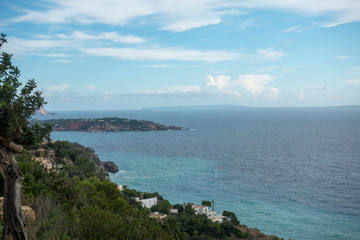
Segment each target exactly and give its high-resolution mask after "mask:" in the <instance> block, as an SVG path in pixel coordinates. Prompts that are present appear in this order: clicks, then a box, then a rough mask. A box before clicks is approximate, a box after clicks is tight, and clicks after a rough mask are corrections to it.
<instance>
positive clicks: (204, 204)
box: [201, 200, 211, 207]
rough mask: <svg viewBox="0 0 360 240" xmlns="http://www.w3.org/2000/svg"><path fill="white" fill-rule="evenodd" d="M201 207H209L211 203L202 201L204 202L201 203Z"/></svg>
mask: <svg viewBox="0 0 360 240" xmlns="http://www.w3.org/2000/svg"><path fill="white" fill-rule="evenodd" d="M201 205H203V206H207V207H211V202H210V201H207V200H204V201H202V202H201Z"/></svg>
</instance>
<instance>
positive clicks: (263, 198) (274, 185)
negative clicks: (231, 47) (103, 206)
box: [52, 108, 360, 240]
mask: <svg viewBox="0 0 360 240" xmlns="http://www.w3.org/2000/svg"><path fill="white" fill-rule="evenodd" d="M103 116H119V117H129V118H135V119H146V120H153V121H156V122H160V123H163V124H174V125H178V126H182V127H185V128H190V129H194V130H193V131H161V132H118V133H81V132H54V133H53V134H52V137H53V138H54V139H62V140H71V141H76V142H79V143H81V144H84V145H86V146H91V147H93V148H94V149H95V150H96V153H97V154H98V155H99V157H100V159H101V160H102V161H108V160H109V161H114V162H115V163H117V165H118V166H119V168H120V172H119V173H117V174H113V175H111V179H112V180H113V181H114V182H116V183H118V184H123V185H128V186H129V187H132V188H136V189H138V190H141V191H147V192H154V191H157V192H159V193H160V194H162V195H163V196H164V197H165V198H167V199H169V200H170V201H171V202H172V203H184V202H193V203H200V202H201V201H202V200H214V201H215V208H216V210H217V211H218V212H221V211H222V210H230V211H234V212H235V213H236V214H237V216H238V218H239V219H240V221H241V222H242V223H245V224H247V225H249V226H251V227H257V228H259V229H260V230H262V231H264V232H266V233H268V234H276V235H279V236H281V237H284V238H291V239H293V240H294V239H360V227H359V226H360V202H359V199H360V170H359V169H360V157H359V156H360V149H359V147H358V146H359V145H360V111H359V108H317V109H313V108H309V109H306V108H304V109H252V108H250V109H246V108H245V109H227V110H221V109H220V110H219V109H218V110H206V111H205V110H204V111H198V110H197V111H192V110H181V111H180V110H179V111H160V112H152V111H114V112H70V113H61V115H58V116H56V117H103Z"/></svg>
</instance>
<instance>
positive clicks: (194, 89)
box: [140, 85, 201, 95]
mask: <svg viewBox="0 0 360 240" xmlns="http://www.w3.org/2000/svg"><path fill="white" fill-rule="evenodd" d="M199 92H201V87H200V86H197V85H189V86H171V87H163V88H161V89H159V90H145V91H142V92H140V94H143V95H169V94H170V95H174V94H176V95H178V94H186V95H187V94H192V93H199Z"/></svg>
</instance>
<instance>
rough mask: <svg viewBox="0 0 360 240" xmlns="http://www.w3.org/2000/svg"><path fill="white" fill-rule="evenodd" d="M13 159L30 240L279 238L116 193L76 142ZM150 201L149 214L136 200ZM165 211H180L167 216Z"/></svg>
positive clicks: (161, 202) (141, 195)
mask: <svg viewBox="0 0 360 240" xmlns="http://www.w3.org/2000/svg"><path fill="white" fill-rule="evenodd" d="M17 161H18V162H19V166H20V168H21V171H22V172H23V174H24V181H23V184H22V193H23V198H22V205H27V206H30V207H31V208H32V209H33V210H34V213H35V219H33V218H31V217H29V218H27V231H28V237H29V239H54V240H57V239H106V240H107V239H133V240H136V239H138V240H142V239H164V240H168V239H170V240H171V239H184V240H188V239H189V240H190V239H213V240H217V239H251V240H260V239H263V240H272V239H274V240H275V239H279V238H278V237H275V236H269V235H265V234H262V233H261V232H259V231H258V230H256V229H251V228H248V227H247V226H246V225H240V223H239V221H238V220H237V218H236V216H235V215H234V214H233V213H231V212H227V213H229V214H230V216H231V217H230V219H229V220H225V221H224V222H223V223H218V222H213V221H211V220H210V219H209V218H207V216H206V215H196V214H195V211H194V209H192V207H191V206H192V204H191V203H186V204H185V203H183V204H175V205H171V204H170V203H169V202H168V201H167V200H166V199H164V198H163V197H162V196H161V195H160V194H158V193H142V192H138V191H136V190H134V189H129V188H127V187H126V186H124V189H123V190H122V191H120V190H119V189H118V188H117V185H116V184H114V183H112V182H111V181H110V180H109V178H108V177H107V176H108V173H107V171H106V169H105V168H104V167H103V164H102V163H101V161H100V159H99V158H98V157H97V155H96V154H95V153H94V150H93V149H91V148H86V147H84V146H81V145H80V144H77V143H70V142H66V141H56V142H51V143H47V144H42V145H39V146H36V147H33V148H32V149H29V150H28V151H24V152H23V153H22V154H20V155H18V156H17ZM2 184H3V181H2V179H1V181H0V185H2ZM1 189H2V188H1ZM2 194H3V193H2V192H1V195H2ZM153 197H156V198H157V199H158V202H157V204H156V205H155V206H153V207H152V208H151V210H150V209H148V208H144V207H142V206H141V204H140V203H139V202H138V201H136V200H135V198H139V199H148V198H153ZM170 208H175V209H178V210H179V213H178V214H171V213H170ZM151 211H158V212H160V215H161V214H166V217H164V218H161V219H159V218H157V217H156V216H157V215H156V214H154V213H152V214H151ZM150 214H151V215H150ZM154 216H155V217H154ZM162 216H164V215H162ZM0 230H2V220H1V219H0Z"/></svg>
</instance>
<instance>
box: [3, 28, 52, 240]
mask: <svg viewBox="0 0 360 240" xmlns="http://www.w3.org/2000/svg"><path fill="white" fill-rule="evenodd" d="M6 42H7V40H6V35H5V34H3V33H1V36H0V48H1V47H2V45H3V44H4V43H6ZM11 58H12V55H11V54H9V53H6V52H2V53H1V56H0V170H1V175H2V177H3V178H4V184H3V196H4V199H3V211H2V216H3V220H4V228H3V236H2V237H3V239H19V240H20V239H24V240H26V239H27V234H26V228H25V218H24V215H23V213H22V210H21V182H22V181H23V174H22V173H21V171H20V169H19V166H18V163H17V162H16V159H15V156H16V155H17V154H19V153H20V152H21V151H22V148H23V146H32V145H35V144H37V143H42V142H44V140H47V139H49V134H50V130H51V127H50V126H49V125H48V124H44V125H43V126H40V125H37V124H35V125H33V126H28V119H29V118H30V117H31V116H32V115H34V113H35V111H36V110H37V109H39V108H40V107H42V106H43V105H44V104H45V101H44V98H43V97H42V96H41V92H40V91H36V87H37V85H36V83H35V80H34V79H30V80H28V81H27V82H26V83H25V85H23V86H21V85H22V83H21V82H20V81H19V78H20V76H21V74H20V70H19V68H18V67H16V66H14V65H13V64H12V62H11Z"/></svg>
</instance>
